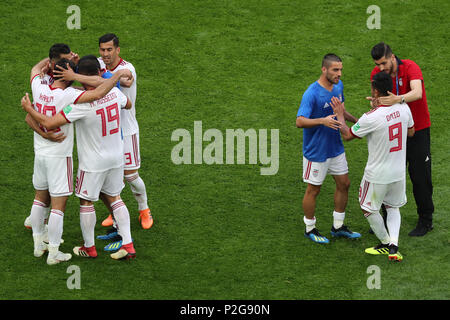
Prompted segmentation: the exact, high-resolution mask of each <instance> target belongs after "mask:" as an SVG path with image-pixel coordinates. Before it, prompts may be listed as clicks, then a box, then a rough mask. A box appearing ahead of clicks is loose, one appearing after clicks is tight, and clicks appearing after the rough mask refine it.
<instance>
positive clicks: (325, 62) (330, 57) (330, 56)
mask: <svg viewBox="0 0 450 320" xmlns="http://www.w3.org/2000/svg"><path fill="white" fill-rule="evenodd" d="M332 62H342V60H341V58H339V57H338V56H337V55H335V54H334V53H327V54H326V55H324V56H323V59H322V67H326V68H328V67H329V66H330V65H331V63H332Z"/></svg>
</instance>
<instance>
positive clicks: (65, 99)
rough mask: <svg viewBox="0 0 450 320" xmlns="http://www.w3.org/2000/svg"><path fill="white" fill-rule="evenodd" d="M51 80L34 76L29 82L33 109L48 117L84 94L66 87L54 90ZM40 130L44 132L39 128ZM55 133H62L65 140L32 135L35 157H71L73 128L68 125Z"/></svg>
mask: <svg viewBox="0 0 450 320" xmlns="http://www.w3.org/2000/svg"><path fill="white" fill-rule="evenodd" d="M49 83H52V81H51V78H50V77H49V76H48V75H46V76H45V77H44V78H41V77H40V76H39V75H35V76H34V77H33V79H32V80H31V92H32V94H33V104H34V108H35V109H36V110H37V111H38V112H39V113H42V114H44V115H46V116H48V117H52V116H54V115H55V114H57V113H59V112H60V111H61V110H62V109H63V108H64V107H66V106H67V105H69V104H71V103H74V102H76V100H78V98H79V97H80V96H81V95H82V94H83V93H84V92H85V91H81V90H77V89H74V88H72V87H68V88H66V89H64V90H63V89H61V88H54V87H53V86H52V85H51V84H49ZM41 130H43V131H46V129H45V128H44V127H42V126H41ZM53 131H54V132H56V133H63V134H64V135H65V136H66V138H65V139H64V140H63V141H62V142H53V141H50V140H47V139H45V138H42V137H41V136H40V135H39V134H37V133H36V132H35V133H34V152H35V154H37V155H43V156H46V157H68V156H71V155H72V150H73V126H72V124H70V123H68V124H65V125H63V126H61V127H59V128H56V129H54V130H53Z"/></svg>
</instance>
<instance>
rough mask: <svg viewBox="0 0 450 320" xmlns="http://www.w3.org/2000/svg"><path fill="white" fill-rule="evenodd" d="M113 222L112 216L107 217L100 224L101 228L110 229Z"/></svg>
mask: <svg viewBox="0 0 450 320" xmlns="http://www.w3.org/2000/svg"><path fill="white" fill-rule="evenodd" d="M113 223H114V221H113V218H112V215H109V216H108V217H107V218H106V219H105V220H103V222H102V226H104V227H111V226H112V225H113Z"/></svg>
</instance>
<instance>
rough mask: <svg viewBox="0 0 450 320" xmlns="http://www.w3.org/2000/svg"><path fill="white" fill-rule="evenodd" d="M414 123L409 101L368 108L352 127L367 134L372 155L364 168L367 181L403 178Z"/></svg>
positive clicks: (383, 181) (381, 182)
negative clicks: (409, 129)
mask: <svg viewBox="0 0 450 320" xmlns="http://www.w3.org/2000/svg"><path fill="white" fill-rule="evenodd" d="M413 126H414V120H413V118H412V115H411V111H410V110H409V107H408V105H407V104H406V103H403V104H394V105H392V106H382V107H378V108H376V109H373V110H371V111H369V112H366V113H365V114H364V115H363V116H362V117H361V118H360V119H359V120H358V122H357V123H355V124H354V125H353V126H352V127H351V129H350V131H351V133H352V134H353V135H354V136H356V137H358V138H362V137H364V136H367V146H368V149H369V159H368V160H367V164H366V168H365V170H364V177H365V179H366V180H367V181H369V182H372V183H378V184H388V183H392V182H395V181H400V180H402V179H404V178H405V174H406V139H407V137H408V128H412V127H413Z"/></svg>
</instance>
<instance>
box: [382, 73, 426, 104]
mask: <svg viewBox="0 0 450 320" xmlns="http://www.w3.org/2000/svg"><path fill="white" fill-rule="evenodd" d="M409 86H410V87H411V91H409V92H408V93H406V94H404V95H401V96H397V95H395V94H393V93H392V92H390V91H388V94H389V95H388V96H386V97H379V98H378V100H379V103H380V104H382V105H393V104H395V103H401V102H402V99H404V101H405V102H407V103H408V102H413V101H416V100H420V99H422V80H420V79H416V80H411V81H410V82H409Z"/></svg>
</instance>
